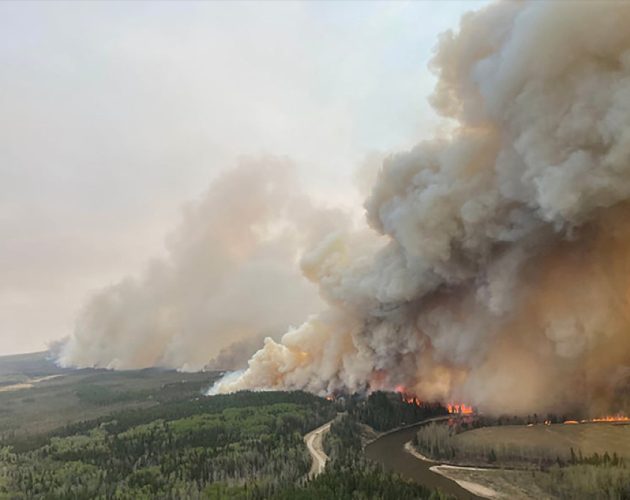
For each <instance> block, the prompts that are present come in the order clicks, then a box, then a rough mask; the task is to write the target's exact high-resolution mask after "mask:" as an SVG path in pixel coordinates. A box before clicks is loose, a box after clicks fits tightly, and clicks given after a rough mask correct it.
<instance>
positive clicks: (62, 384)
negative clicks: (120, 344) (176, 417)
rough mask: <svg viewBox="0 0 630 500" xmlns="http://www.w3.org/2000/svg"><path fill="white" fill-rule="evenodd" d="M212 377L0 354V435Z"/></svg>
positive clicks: (136, 401)
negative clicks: (70, 365)
mask: <svg viewBox="0 0 630 500" xmlns="http://www.w3.org/2000/svg"><path fill="white" fill-rule="evenodd" d="M217 376H218V374H217V373H216V372H207V373H179V372H177V371H174V370H160V369H147V370H138V371H117V372H114V371H108V370H94V369H83V370H68V369H63V368H59V367H57V366H55V364H54V363H53V362H52V361H50V360H48V359H46V356H45V353H35V354H25V355H19V356H4V357H0V437H2V436H6V435H21V434H27V433H28V434H39V433H43V432H48V431H50V430H52V429H55V428H58V427H61V426H64V425H67V424H69V423H73V422H77V421H81V420H90V419H93V418H97V417H100V416H104V415H108V414H110V413H112V412H115V411H120V410H123V409H128V408H141V407H149V406H153V405H156V404H157V403H158V402H159V401H164V400H167V399H172V398H181V397H188V396H191V395H195V394H200V393H201V391H202V390H203V389H205V388H206V387H208V386H210V385H211V384H212V382H213V380H215V379H216V377H217ZM2 389H4V390H2Z"/></svg>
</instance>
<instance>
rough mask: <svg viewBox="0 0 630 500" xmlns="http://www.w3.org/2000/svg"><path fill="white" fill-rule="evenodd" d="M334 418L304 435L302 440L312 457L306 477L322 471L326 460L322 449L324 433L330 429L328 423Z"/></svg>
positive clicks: (326, 457) (326, 456)
mask: <svg viewBox="0 0 630 500" xmlns="http://www.w3.org/2000/svg"><path fill="white" fill-rule="evenodd" d="M334 420H335V419H333V420H331V421H330V422H328V423H326V424H324V425H322V426H321V427H318V428H317V429H315V430H314V431H311V432H309V433H308V434H306V435H305V436H304V442H305V443H306V447H307V448H308V452H309V453H310V454H311V457H312V459H313V464H312V465H311V470H310V472H309V473H308V477H315V476H317V475H318V474H321V473H322V472H324V468H325V467H326V462H327V461H328V455H326V452H325V451H324V435H325V434H326V433H327V432H328V431H329V430H330V424H332V423H333V421H334Z"/></svg>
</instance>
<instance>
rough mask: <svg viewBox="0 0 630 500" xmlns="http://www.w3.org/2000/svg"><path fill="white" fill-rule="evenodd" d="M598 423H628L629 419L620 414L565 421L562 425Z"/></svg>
mask: <svg viewBox="0 0 630 500" xmlns="http://www.w3.org/2000/svg"><path fill="white" fill-rule="evenodd" d="M598 422H630V417H626V416H625V415H622V414H617V415H605V416H603V417H595V418H591V419H584V420H580V421H579V422H578V421H577V420H565V421H564V422H563V423H564V424H594V423H598Z"/></svg>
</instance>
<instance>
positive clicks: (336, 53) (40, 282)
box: [0, 1, 485, 354]
mask: <svg viewBox="0 0 630 500" xmlns="http://www.w3.org/2000/svg"><path fill="white" fill-rule="evenodd" d="M481 3H485V2H481ZM479 5H480V3H479V2H471V1H469V2H400V3H392V2H386V3H379V2H366V3H362V2H348V3H342V2H312V3H290V2H278V3H273V2H254V3H244V2H243V3H228V2H205V3H201V2H199V3H181V2H177V3H176V2H172V3H171V2H164V3H158V2H138V3H130V2H111V3H97V2H70V3H58V2H43V3H36V2H28V3H17V2H16V3H11V2H1V3H0V276H1V280H0V354H8V353H16V352H23V351H32V350H39V349H44V348H45V346H46V342H48V341H50V340H53V339H56V338H60V337H63V336H65V335H67V334H68V333H69V332H70V331H71V330H72V327H73V322H74V317H75V315H76V312H77V309H78V308H79V307H80V306H81V305H82V304H83V302H84V301H85V298H86V297H87V295H88V294H89V293H90V292H91V291H93V290H95V289H98V288H100V287H101V286H103V285H107V284H110V283H113V282H115V281H117V280H118V279H119V278H120V277H121V276H123V275H124V274H127V273H134V272H137V271H139V270H141V269H142V267H143V265H144V263H145V262H146V261H147V259H148V258H150V257H151V256H156V255H160V254H161V252H162V251H163V250H162V249H163V243H162V241H163V238H164V235H165V234H166V233H168V232H169V230H170V229H171V228H172V227H173V226H174V225H175V224H176V222H177V220H178V218H179V216H180V207H181V206H182V204H183V203H185V202H186V201H187V200H190V199H195V198H196V197H198V196H200V194H201V193H202V192H203V191H204V189H205V188H206V186H207V185H208V183H209V181H210V180H211V179H212V178H213V177H215V176H216V175H217V173H218V172H219V171H221V170H222V169H225V168H229V167H230V166H232V165H234V163H235V160H236V158H237V157H238V156H239V155H243V154H246V155H248V154H259V153H273V154H280V155H287V156H289V157H291V158H292V159H293V160H294V161H295V163H296V164H297V166H298V168H299V173H300V177H301V179H302V182H303V185H304V186H305V189H306V190H308V191H309V192H311V193H313V195H314V196H316V197H318V198H319V199H321V200H325V201H327V202H328V203H330V204H345V205H355V204H358V201H359V198H358V195H357V193H356V191H355V189H354V187H353V181H352V179H353V172H354V171H355V170H356V168H357V166H358V165H359V164H360V163H361V162H362V161H363V159H364V158H365V157H366V155H367V154H369V153H370V152H373V151H392V150H399V149H404V148H407V147H409V146H411V145H413V144H414V143H415V142H416V141H418V140H419V139H421V138H422V137H423V136H428V135H431V130H432V129H433V128H434V127H435V126H436V125H437V123H438V120H437V118H436V117H435V115H434V114H433V113H432V111H431V110H430V108H429V106H428V104H427V102H426V97H427V95H428V94H429V93H430V90H431V88H432V85H433V82H434V78H433V76H432V75H431V74H430V73H429V72H428V70H427V68H426V65H427V61H428V60H429V58H430V57H431V53H432V48H433V46H434V45H435V43H436V39H437V38H436V37H437V35H438V34H439V33H440V32H442V31H444V30H445V29H447V28H450V27H453V28H454V27H456V26H457V23H458V19H459V17H460V15H461V14H462V13H463V12H465V11H466V10H470V9H473V8H477V7H478V6H479Z"/></svg>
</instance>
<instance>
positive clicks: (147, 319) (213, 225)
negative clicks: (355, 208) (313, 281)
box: [57, 158, 345, 369]
mask: <svg viewBox="0 0 630 500" xmlns="http://www.w3.org/2000/svg"><path fill="white" fill-rule="evenodd" d="M293 170H294V169H293V167H292V166H291V165H290V164H289V163H288V162H287V161H286V160H282V159H278V158H263V159H257V160H251V159H250V160H247V159H245V160H243V161H242V162H241V164H240V165H239V166H238V167H237V168H234V169H232V170H229V171H227V172H226V173H224V174H223V175H222V176H220V177H219V178H218V179H217V180H216V181H215V182H214V183H213V184H212V186H211V187H210V189H209V190H208V192H207V193H206V194H205V196H204V197H203V198H202V199H201V200H200V201H198V202H197V203H195V204H192V205H191V206H189V207H188V209H187V210H186V211H185V214H184V220H183V222H182V223H181V225H180V227H179V228H178V230H177V231H176V232H175V233H174V234H172V235H171V236H170V238H169V239H168V241H167V252H168V255H167V257H166V258H165V259H161V260H156V261H154V262H152V263H151V264H150V265H149V266H148V268H147V270H146V271H145V272H144V274H143V275H141V276H140V277H138V278H132V277H129V278H126V279H124V280H123V281H121V282H120V283H117V284H115V285H113V286H110V287H108V288H106V289H104V290H102V291H100V292H98V293H97V294H95V295H94V296H93V297H92V298H91V300H90V301H89V303H88V304H87V305H86V306H85V307H84V309H83V311H82V313H81V314H80V316H79V319H78V322H77V326H76V329H75V332H74V334H73V335H72V336H71V337H70V338H69V339H68V340H67V341H65V342H64V343H63V344H62V345H61V346H58V347H57V350H58V359H59V362H60V363H61V364H63V365H72V366H79V367H85V366H90V367H92V366H96V367H108V368H116V369H124V368H141V367H147V366H165V367H174V368H183V369H200V368H202V367H203V366H204V365H206V363H208V362H209V361H210V360H211V359H212V358H214V357H215V356H217V355H220V356H219V357H218V359H216V360H215V361H214V363H213V364H212V366H213V367H215V368H222V369H225V368H230V369H231V368H235V367H238V366H239V364H240V363H242V362H243V361H244V359H243V358H244V356H248V357H249V355H251V354H252V353H253V352H255V349H254V348H253V347H252V346H251V345H250V341H249V339H251V338H252V337H254V338H260V335H263V334H264V335H271V336H273V335H275V336H278V334H281V333H282V332H284V331H286V329H287V328H288V327H289V326H290V325H291V324H296V323H298V322H300V321H301V320H302V319H303V318H304V317H305V316H306V314H307V313H308V312H312V311H313V310H318V309H319V308H321V301H320V300H319V298H318V296H317V290H316V289H315V287H313V286H312V285H310V284H309V283H308V281H307V280H306V279H304V278H303V277H302V276H301V275H300V273H299V269H298V265H297V262H298V259H299V256H300V254H301V253H302V252H303V249H304V248H305V247H307V246H309V245H312V244H313V242H314V241H316V240H317V239H319V238H321V237H322V235H323V234H326V233H328V232H329V231H331V230H334V229H335V228H336V227H337V226H338V225H340V224H343V223H344V221H345V219H344V216H343V214H340V213H339V212H337V211H334V210H322V209H316V208H315V207H313V206H312V205H311V203H310V202H309V201H308V199H307V198H305V197H304V195H303V193H300V191H299V189H298V187H297V185H296V181H295V179H294V178H293Z"/></svg>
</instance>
